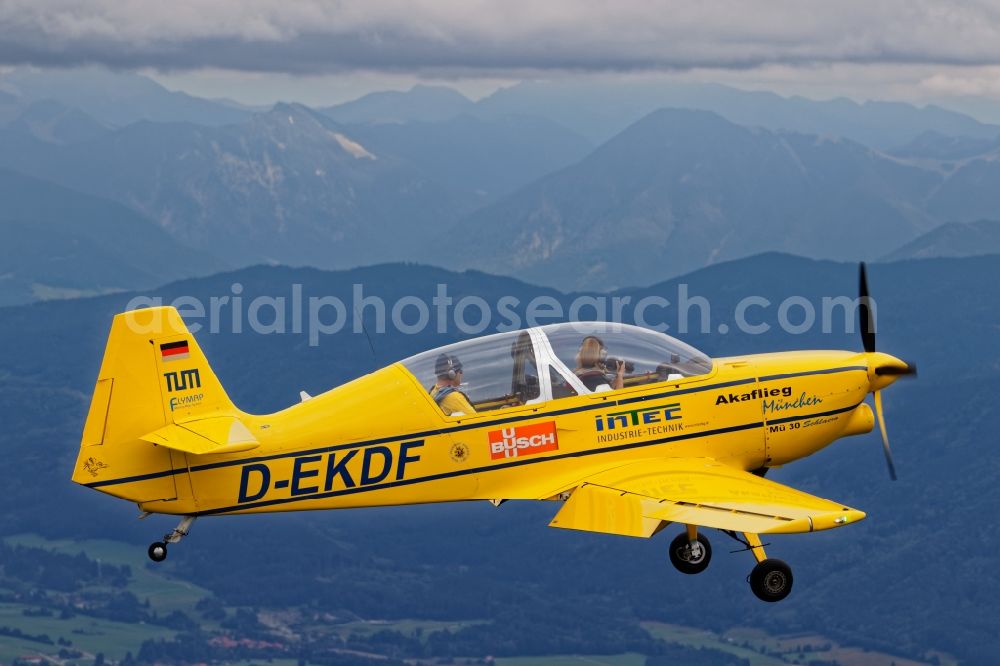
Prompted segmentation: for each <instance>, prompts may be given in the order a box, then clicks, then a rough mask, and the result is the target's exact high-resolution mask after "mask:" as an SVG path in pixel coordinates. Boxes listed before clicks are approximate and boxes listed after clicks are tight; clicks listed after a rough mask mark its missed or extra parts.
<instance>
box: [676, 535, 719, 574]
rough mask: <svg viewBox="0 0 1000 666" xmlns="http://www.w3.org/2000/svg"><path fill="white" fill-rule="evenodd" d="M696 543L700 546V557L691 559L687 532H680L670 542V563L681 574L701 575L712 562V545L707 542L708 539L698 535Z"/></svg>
mask: <svg viewBox="0 0 1000 666" xmlns="http://www.w3.org/2000/svg"><path fill="white" fill-rule="evenodd" d="M698 543H699V544H700V545H701V556H700V557H698V558H697V559H693V558H692V557H691V541H690V539H688V535H687V532H681V533H680V534H678V535H677V536H676V537H675V538H674V540H673V541H671V542H670V563H671V564H673V565H674V568H675V569H677V570H678V571H680V572H681V573H682V574H688V575H694V574H698V573H701V572H702V571H704V570H705V569H706V568H707V567H708V563H709V562H711V561H712V545H711V544H710V543H709V542H708V537H706V536H705V535H703V534H699V535H698Z"/></svg>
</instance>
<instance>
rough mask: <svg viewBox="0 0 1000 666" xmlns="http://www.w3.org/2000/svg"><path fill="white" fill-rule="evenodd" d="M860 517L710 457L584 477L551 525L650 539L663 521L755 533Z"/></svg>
mask: <svg viewBox="0 0 1000 666" xmlns="http://www.w3.org/2000/svg"><path fill="white" fill-rule="evenodd" d="M864 517H865V514H864V513H863V512H861V511H858V510H856V509H851V508H849V507H846V506H844V505H842V504H838V503H837V502H831V501H830V500H826V499H822V498H819V497H816V496H814V495H810V494H808V493H804V492H801V491H798V490H795V489H794V488H790V487H788V486H784V485H782V484H780V483H775V482H773V481H768V480H766V479H763V478H761V477H759V476H756V475H754V474H751V473H749V472H744V471H743V470H740V469H736V468H734V467H729V466H728V465H723V464H721V463H719V462H716V461H715V460H712V459H710V458H664V459H659V460H648V461H641V462H636V463H630V464H628V465H623V466H621V467H616V468H613V469H610V470H607V471H604V472H600V473H598V474H596V475H594V476H591V477H590V478H587V479H585V480H584V481H583V482H582V483H581V484H580V485H579V486H577V488H576V489H575V490H574V491H573V493H572V495H570V498H569V499H568V500H566V503H565V504H564V505H563V507H562V509H560V511H559V513H557V514H556V516H555V518H553V519H552V522H551V523H549V526H550V527H562V528H566V529H575V530H587V531H590V532H606V533H609V534H620V535H624V536H634V537H650V536H652V535H653V534H655V533H656V532H658V531H659V530H660V529H661V528H662V527H664V526H665V525H666V524H667V523H668V522H675V523H686V524H691V525H699V526H702V527H713V528H716V529H720V530H732V531H735V532H749V533H753V534H789V533H796V532H812V531H817V530H826V529H831V528H833V527H840V526H842V525H847V524H849V523H855V522H858V521H859V520H863V519H864Z"/></svg>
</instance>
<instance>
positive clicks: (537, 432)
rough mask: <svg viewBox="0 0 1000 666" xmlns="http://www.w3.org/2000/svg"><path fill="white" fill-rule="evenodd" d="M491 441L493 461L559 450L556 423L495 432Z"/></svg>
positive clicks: (536, 424)
mask: <svg viewBox="0 0 1000 666" xmlns="http://www.w3.org/2000/svg"><path fill="white" fill-rule="evenodd" d="M489 440H490V458H492V459H493V460H498V459H500V458H517V457H518V456H528V455H532V454H534V453H542V452H544V451H558V450H559V440H558V438H557V437H556V422H555V421H547V422H545V423H533V424H532V425H525V426H515V427H513V428H504V429H502V430H493V431H492V432H490V433H489Z"/></svg>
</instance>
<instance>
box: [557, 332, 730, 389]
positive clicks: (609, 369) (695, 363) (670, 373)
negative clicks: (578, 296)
mask: <svg viewBox="0 0 1000 666" xmlns="http://www.w3.org/2000/svg"><path fill="white" fill-rule="evenodd" d="M541 331H542V332H543V333H544V334H545V335H546V337H547V338H548V341H549V344H550V346H551V347H552V351H553V352H554V353H555V356H556V357H557V358H558V359H559V360H560V361H561V362H562V363H563V364H564V365H565V367H566V368H567V369H568V370H569V371H570V372H572V373H573V374H574V375H576V376H577V377H578V378H580V379H581V381H582V382H583V384H584V385H585V386H586V387H587V388H588V389H589V390H590V391H597V390H608V389H609V388H620V387H619V386H616V385H615V379H616V376H617V375H618V374H619V373H618V369H619V365H620V366H621V368H622V372H621V375H622V382H621V384H622V387H628V386H637V385H641V384H650V383H653V382H664V381H670V380H677V379H683V378H685V377H693V376H695V375H703V374H705V373H707V372H709V371H711V369H712V362H711V360H709V358H708V357H707V356H705V355H704V354H702V353H701V352H700V351H698V350H697V349H695V348H694V347H691V346H690V345H686V344H684V343H683V342H681V341H680V340H677V339H676V338H672V337H670V336H669V335H665V334H663V333H657V332H656V331H650V330H647V329H645V328H640V327H638V326H629V325H627V324H616V323H613V322H571V323H565V324H552V325H550V326H543V327H542V328H541ZM605 387H606V388H605Z"/></svg>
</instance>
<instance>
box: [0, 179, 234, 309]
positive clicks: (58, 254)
mask: <svg viewBox="0 0 1000 666" xmlns="http://www.w3.org/2000/svg"><path fill="white" fill-rule="evenodd" d="M0 201H2V202H3V204H2V206H0V232H2V233H3V243H2V244H0V305H12V304H17V303H27V302H30V301H32V300H36V299H43V300H44V299H47V298H66V297H71V296H80V295H87V294H95V293H102V292H108V291H126V290H132V289H135V288H137V287H139V288H150V287H154V286H156V285H159V284H162V283H163V282H165V281H171V280H176V279H180V278H184V277H191V276H195V275H209V274H211V273H216V272H218V271H220V270H225V269H226V268H230V267H231V265H229V264H227V263H226V262H224V261H222V260H220V259H218V258H216V257H213V256H212V255H210V254H208V253H206V252H202V251H199V250H192V249H191V248H188V247H185V246H183V245H181V244H179V243H178V242H177V241H175V240H174V239H173V238H171V237H170V236H169V235H168V234H167V233H165V232H164V231H163V229H161V228H160V227H159V226H157V225H155V224H153V223H152V222H151V221H149V220H147V219H144V218H142V217H141V216H140V215H138V214H136V213H135V212H134V211H133V210H131V209H130V208H127V207H125V206H123V205H121V204H116V203H113V202H111V201H107V200H104V199H100V198H97V197H93V196H89V195H85V194H80V193H78V192H74V191H72V190H68V189H66V188H63V187H59V186H58V185H55V184H53V183H50V182H48V181H43V180H38V179H36V178H31V177H30V176H25V175H23V174H20V173H16V172H13V171H9V170H7V169H0Z"/></svg>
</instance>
